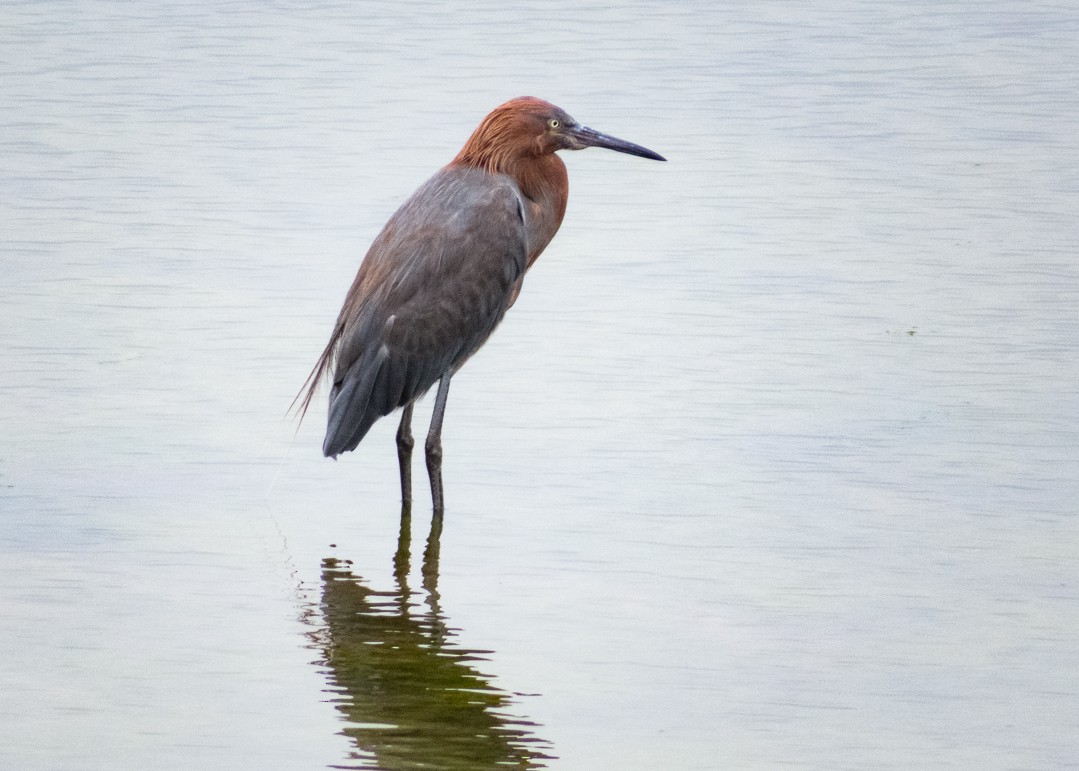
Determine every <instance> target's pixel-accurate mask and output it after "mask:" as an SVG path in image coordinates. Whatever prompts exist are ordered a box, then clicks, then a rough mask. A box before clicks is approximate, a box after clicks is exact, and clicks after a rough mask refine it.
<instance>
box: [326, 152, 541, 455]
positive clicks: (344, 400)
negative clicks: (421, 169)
mask: <svg viewBox="0 0 1079 771" xmlns="http://www.w3.org/2000/svg"><path fill="white" fill-rule="evenodd" d="M527 256H528V243H527V236H526V231H525V223H524V208H523V205H522V201H521V194H520V192H519V190H518V189H517V186H516V184H515V183H514V182H513V181H512V180H511V179H510V178H509V177H506V176H504V175H492V174H488V173H486V172H483V171H479V170H476V169H459V168H447V169H443V170H442V171H440V172H439V173H438V174H436V175H435V176H434V177H432V178H431V179H430V180H429V181H428V182H427V183H426V184H425V185H423V187H421V188H420V189H419V190H417V191H416V193H415V194H414V195H413V196H412V198H410V199H409V200H408V201H406V202H405V203H404V205H402V207H401V208H400V209H399V210H398V211H397V213H396V214H394V216H393V217H392V218H390V221H389V222H387V223H386V227H385V228H384V229H383V231H382V232H381V233H380V234H379V236H378V238H376V239H375V242H374V243H373V244H372V245H371V249H370V250H369V251H368V253H367V257H366V258H365V259H364V263H363V265H362V266H361V267H360V271H359V273H358V274H357V276H356V281H355V282H354V283H353V286H352V289H351V290H350V291H349V295H348V297H347V298H346V301H345V306H344V308H343V309H342V311H341V316H340V317H339V318H338V323H337V327H336V328H335V332H334V338H333V339H331V342H330V346H327V352H330V351H331V350H332V354H331V355H332V357H333V359H334V361H335V362H336V365H335V369H334V376H333V388H332V390H331V392H330V408H329V419H328V424H327V428H326V440H325V442H324V443H323V447H322V451H323V453H324V454H325V455H327V456H336V455H338V454H339V453H342V452H346V451H348V450H353V449H355V448H356V445H358V444H359V443H360V440H361V439H363V437H364V435H366V433H367V432H368V430H369V429H370V428H371V426H372V425H373V424H374V423H375V421H376V420H378V419H379V418H380V417H382V416H384V415H388V414H389V413H391V412H393V410H395V409H397V408H398V407H402V406H404V405H406V404H409V403H410V402H412V401H414V400H415V399H416V398H418V397H419V396H421V395H422V394H423V393H424V392H425V391H427V389H429V388H430V387H431V386H432V385H433V384H434V383H435V382H436V381H437V380H438V379H439V378H440V377H442V375H443V374H444V373H446V372H452V371H453V370H455V369H456V368H457V367H458V366H460V365H461V364H462V363H464V361H465V359H467V358H468V357H469V356H471V355H472V354H473V353H475V352H476V350H478V349H479V347H480V346H481V345H483V343H484V342H485V341H486V340H487V338H488V337H489V336H490V335H491V333H492V332H493V331H494V329H495V327H496V326H498V323H499V322H500V321H501V320H502V317H503V316H504V315H505V313H506V309H507V308H508V307H509V305H510V303H511V300H512V298H513V297H514V294H515V285H516V284H517V283H518V280H519V279H520V278H521V276H523V274H524V272H525V268H526V263H527ZM325 356H326V354H325V353H324V357H325ZM328 364H329V362H328V360H327V362H326V363H325V365H326V366H328ZM316 369H317V368H316ZM316 382H317V378H316Z"/></svg>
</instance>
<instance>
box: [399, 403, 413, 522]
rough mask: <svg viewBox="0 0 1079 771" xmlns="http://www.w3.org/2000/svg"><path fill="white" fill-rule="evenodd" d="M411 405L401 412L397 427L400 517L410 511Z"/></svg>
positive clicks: (407, 405)
mask: <svg viewBox="0 0 1079 771" xmlns="http://www.w3.org/2000/svg"><path fill="white" fill-rule="evenodd" d="M415 444H416V441H415V440H414V439H413V438H412V404H406V405H405V408H404V409H403V410H401V425H400V426H398V427H397V462H398V464H400V466H401V516H405V514H406V513H411V511H412V447H413V446H414V445H415Z"/></svg>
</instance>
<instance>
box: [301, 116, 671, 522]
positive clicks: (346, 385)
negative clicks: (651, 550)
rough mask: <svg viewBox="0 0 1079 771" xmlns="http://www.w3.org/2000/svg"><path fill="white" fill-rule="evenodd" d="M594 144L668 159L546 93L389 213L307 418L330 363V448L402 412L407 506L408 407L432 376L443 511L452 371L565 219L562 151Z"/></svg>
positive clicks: (435, 470)
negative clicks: (587, 121)
mask: <svg viewBox="0 0 1079 771" xmlns="http://www.w3.org/2000/svg"><path fill="white" fill-rule="evenodd" d="M586 147H606V148H607V149H609V150H617V151H618V152H620V153H628V154H630V155H637V156H640V157H641V158H651V159H652V160H656V161H662V160H665V159H664V158H663V157H662V156H660V155H658V154H656V153H654V152H652V151H651V150H648V149H646V148H644V147H641V146H640V145H635V144H633V143H631V142H626V141H624V140H621V139H616V138H614V137H611V136H607V135H606V134H601V133H599V132H598V131H593V130H592V129H590V128H587V127H585V126H582V125H580V124H579V123H578V122H577V121H575V120H574V119H573V118H571V117H570V116H569V115H567V114H566V113H565V111H563V110H561V109H559V108H558V107H555V106H554V105H553V104H550V103H548V102H545V101H543V100H542V99H536V98H535V97H530V96H525V97H520V98H518V99H513V100H511V101H509V102H506V103H505V104H503V105H501V106H499V107H496V108H495V109H494V110H493V111H492V112H491V114H490V115H488V116H487V117H486V118H484V119H483V121H482V122H481V123H480V125H479V127H477V128H476V130H475V131H474V132H473V133H472V136H471V137H469V139H468V141H467V142H466V143H465V146H464V147H463V148H462V149H461V152H459V153H458V154H457V157H456V158H454V159H453V160H452V161H451V162H450V164H449V165H448V166H446V167H445V168H443V169H442V170H441V171H439V172H438V173H437V174H435V175H434V176H433V177H431V179H429V180H428V181H427V182H426V183H425V184H424V185H423V186H422V187H421V188H420V189H419V190H417V191H416V192H415V193H413V194H412V197H411V198H409V199H408V200H407V201H405V203H404V204H403V205H402V206H401V208H400V209H398V210H397V212H396V213H395V214H394V215H393V216H392V217H391V218H390V220H389V222H387V223H386V225H385V227H384V228H383V229H382V232H381V233H379V234H378V237H377V238H375V241H374V243H373V244H371V248H370V249H369V250H368V252H367V256H366V257H365V258H364V260H363V263H362V264H361V265H360V270H359V272H358V273H357V274H356V279H355V280H354V281H353V282H352V288H350V289H349V290H348V294H347V295H346V296H345V304H344V307H343V308H342V309H341V313H340V315H339V316H338V317H337V323H336V324H335V325H334V328H333V334H332V335H330V342H329V343H328V344H327V345H326V349H325V350H324V351H323V352H322V356H321V357H320V358H319V360H318V363H317V364H316V365H315V368H314V369H313V370H312V371H311V374H310V376H309V377H308V379H307V383H305V384H304V387H305V388H306V389H307V393H306V394H303V391H301V394H303V400H302V405H301V411H302V412H306V411H307V407H308V406H309V405H310V403H311V398H312V396H314V393H315V389H316V388H317V387H318V384H319V382H320V381H321V380H322V379H323V377H325V376H326V375H327V374H328V373H329V372H330V371H331V370H333V387H332V388H331V389H330V408H329V418H328V423H327V427H326V440H325V442H324V443H323V445H322V452H323V454H325V455H326V456H328V457H334V458H336V457H337V455H339V454H340V453H342V452H347V451H349V450H354V449H356V445H358V444H359V443H360V440H361V439H363V437H364V435H365V434H366V433H367V432H368V430H369V429H370V428H371V426H372V425H373V424H374V422H375V421H376V420H378V419H379V418H381V417H383V416H384V415H389V414H390V413H391V412H393V411H394V410H396V409H397V408H398V407H404V410H403V412H402V415H401V425H400V427H399V428H398V429H397V457H398V461H399V462H400V465H401V497H402V503H403V505H404V507H405V508H408V507H410V506H411V503H412V478H411V477H412V473H411V460H412V446H413V439H412V427H411V424H412V405H413V404H414V403H415V401H416V400H417V399H418V398H419V397H420V396H422V395H423V394H424V393H425V392H426V391H427V390H428V389H430V388H431V386H433V385H434V383H435V381H436V380H437V381H438V392H437V396H436V397H435V407H434V413H433V416H432V418H431V428H430V431H429V432H428V434H427V444H426V455H427V472H428V475H429V476H430V479H431V497H432V500H433V502H434V511H435V513H436V515H441V514H442V511H443V497H442V417H443V414H444V413H445V410H446V396H447V394H448V393H449V388H450V378H451V377H453V374H454V373H455V372H456V371H457V370H458V369H460V367H461V365H462V364H464V363H465V361H467V360H468V358H469V357H470V356H471V355H472V354H474V353H475V352H476V351H477V350H478V349H479V347H480V346H481V345H483V344H484V342H485V341H486V340H487V338H488V337H490V335H491V333H492V332H493V331H494V329H495V327H497V326H498V323H499V322H500V321H502V317H503V316H504V315H505V314H506V311H507V310H508V309H509V307H510V306H511V305H512V304H513V302H514V300H515V299H516V298H517V293H518V292H520V291H521V282H522V281H523V279H524V275H525V272H526V271H527V270H528V269H529V268H530V267H531V266H532V263H534V262H535V261H536V258H537V257H539V256H540V253H541V252H543V250H544V248H545V247H546V246H547V244H548V243H549V242H550V241H551V239H552V238H554V234H555V233H556V232H557V231H558V226H559V225H560V224H561V223H562V216H563V215H564V214H565V213H566V199H567V196H568V195H569V178H568V176H567V174H566V165H565V164H564V163H562V160H561V159H560V158H559V157H558V156H557V155H555V152H556V151H558V150H583V149H584V148H586ZM299 398H300V397H297V399H299Z"/></svg>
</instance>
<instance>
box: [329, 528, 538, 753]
mask: <svg viewBox="0 0 1079 771" xmlns="http://www.w3.org/2000/svg"><path fill="white" fill-rule="evenodd" d="M441 524H442V523H441V518H440V517H437V518H436V519H435V521H434V522H433V523H432V529H431V536H430V538H429V539H428V542H427V548H426V551H425V552H424V560H423V567H422V571H421V575H422V581H423V589H424V591H423V592H422V599H421V600H419V601H417V599H415V597H416V596H417V595H418V594H420V593H416V592H413V591H412V590H411V589H410V588H409V584H408V576H409V568H410V564H409V563H410V555H409V544H410V536H411V516H410V514H409V512H408V511H407V509H406V510H405V511H404V512H402V518H401V535H400V539H399V541H398V548H397V553H396V555H395V557H394V583H395V589H394V590H392V591H376V590H374V589H372V588H370V587H369V586H367V584H366V583H365V582H364V580H363V579H362V578H360V577H359V576H357V575H355V574H353V573H352V570H351V567H350V564H351V563H350V562H348V561H342V560H339V559H335V558H332V557H331V558H326V559H324V560H323V562H322V602H321V606H320V610H321V615H322V617H323V621H324V624H325V626H324V627H323V629H322V630H321V631H320V633H318V634H317V635H315V639H316V641H317V643H316V644H317V646H318V647H319V648H320V649H321V650H322V651H323V653H324V656H325V658H324V660H323V661H322V662H320V663H322V664H324V665H325V666H326V667H327V670H326V674H327V677H328V679H329V681H330V684H331V686H332V689H331V692H333V693H336V694H337V698H336V699H335V700H334V701H335V703H336V706H337V709H338V710H340V712H341V713H342V715H343V716H344V718H345V720H346V721H347V723H348V727H347V728H345V730H344V731H343V733H344V734H346V735H347V736H349V737H350V738H351V739H352V740H353V742H355V744H356V748H357V749H356V751H355V752H354V753H353V756H352V759H353V760H354V761H356V763H357V764H356V765H350V766H334V768H377V769H385V771H395V770H396V769H419V768H438V769H447V770H452V769H486V768H518V769H532V768H544V767H546V766H545V763H544V762H543V761H544V760H547V759H550V758H551V756H550V755H548V754H546V751H547V750H549V749H550V745H549V744H548V743H547V742H545V741H543V740H542V739H539V738H537V737H536V736H535V735H534V734H533V733H532V731H533V729H534V728H535V727H536V725H535V724H534V723H531V722H528V721H527V720H524V719H521V718H518V717H514V716H512V715H510V714H509V713H508V712H506V709H507V708H508V707H509V706H510V704H511V703H512V698H511V697H510V695H509V694H507V693H506V692H504V691H501V690H499V689H498V688H495V687H494V686H492V685H491V683H490V681H489V680H490V678H489V677H488V676H487V675H484V674H482V673H481V672H480V671H479V670H477V669H476V668H475V667H476V665H477V662H481V661H484V660H486V659H485V657H486V655H487V654H488V653H489V652H487V651H477V650H467V649H465V648H461V647H459V646H457V645H456V644H455V643H454V642H453V638H454V630H453V629H451V628H450V627H448V626H447V624H446V620H445V616H444V615H443V613H442V609H441V607H440V604H439V595H438V543H439V535H440V531H441Z"/></svg>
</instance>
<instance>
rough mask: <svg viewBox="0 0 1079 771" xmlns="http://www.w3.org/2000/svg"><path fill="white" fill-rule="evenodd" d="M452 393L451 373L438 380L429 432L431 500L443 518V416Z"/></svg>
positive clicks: (428, 460) (439, 516) (428, 456)
mask: <svg viewBox="0 0 1079 771" xmlns="http://www.w3.org/2000/svg"><path fill="white" fill-rule="evenodd" d="M449 393H450V373H449V372H447V373H446V374H444V375H443V376H442V379H441V380H440V381H438V395H437V396H435V409H434V412H433V413H432V414H431V430H430V431H428V432H427V444H426V447H425V449H426V450H427V476H429V477H430V478H431V500H432V502H433V503H434V514H435V517H437V518H439V519H441V518H442V512H443V508H444V507H443V505H442V416H443V415H444V414H445V412H446V397H447V396H449Z"/></svg>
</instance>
